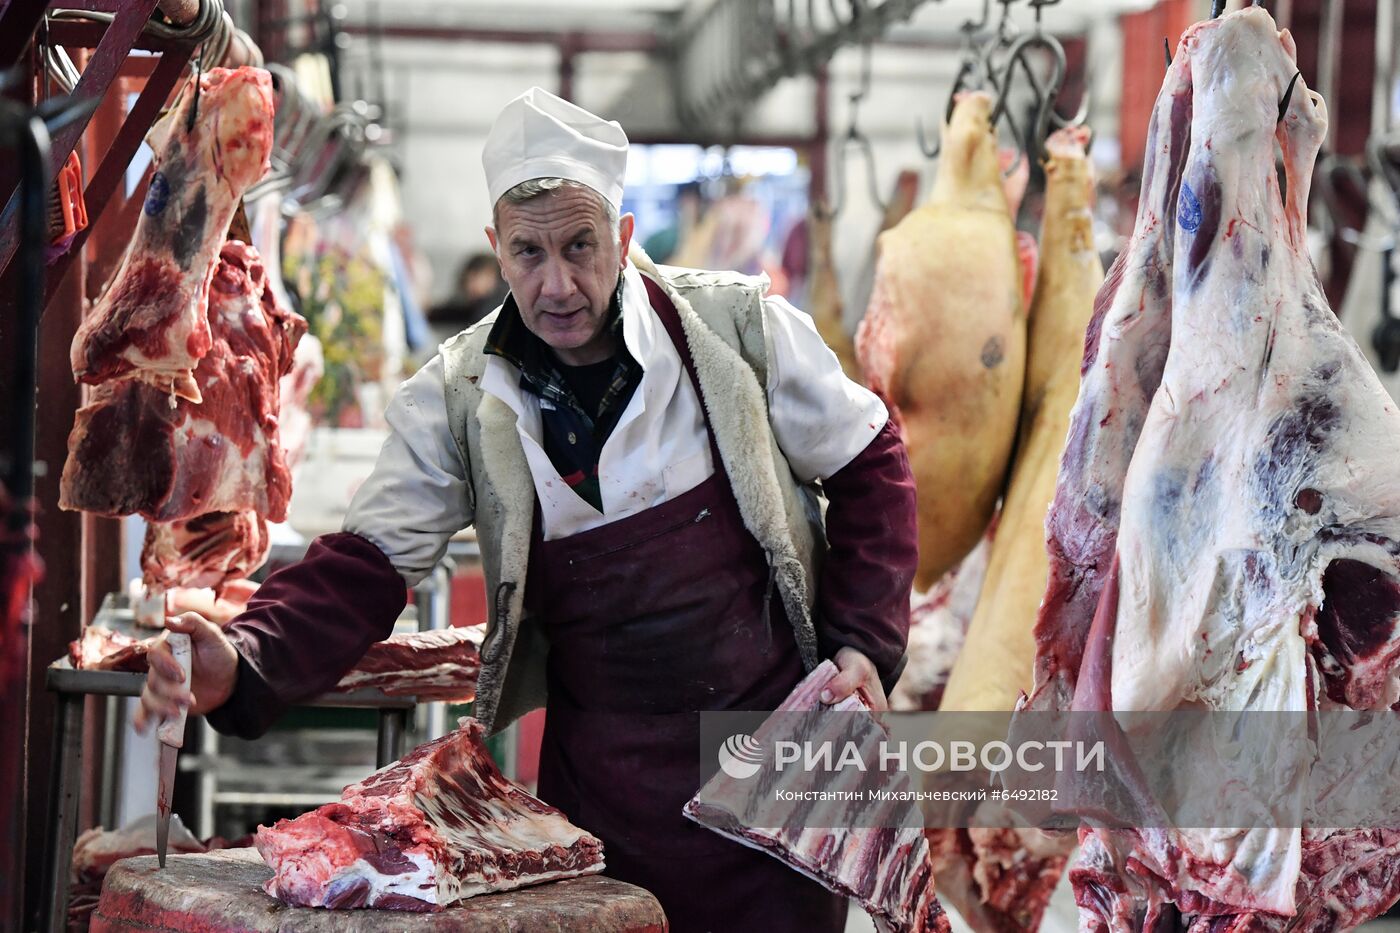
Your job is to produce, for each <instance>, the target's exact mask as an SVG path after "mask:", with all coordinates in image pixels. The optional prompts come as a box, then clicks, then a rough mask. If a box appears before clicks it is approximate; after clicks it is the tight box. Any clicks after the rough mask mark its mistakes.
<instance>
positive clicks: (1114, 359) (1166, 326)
mask: <svg viewBox="0 0 1400 933" xmlns="http://www.w3.org/2000/svg"><path fill="white" fill-rule="evenodd" d="M1190 138H1191V72H1190V69H1189V62H1188V60H1187V59H1185V58H1181V59H1179V60H1174V61H1173V63H1172V65H1171V67H1170V68H1169V69H1168V70H1167V75H1166V78H1165V80H1164V81H1163V83H1162V89H1161V92H1160V93H1159V94H1158V96H1157V102H1156V105H1155V106H1154V108H1153V111H1152V117H1151V120H1150V122H1149V123H1148V129H1147V150H1146V152H1145V154H1144V160H1143V162H1144V167H1143V187H1142V193H1141V196H1140V197H1139V199H1138V213H1137V219H1136V222H1135V224H1134V228H1133V234H1132V237H1131V238H1130V239H1129V241H1128V245H1127V246H1126V247H1125V248H1124V249H1123V250H1122V251H1121V252H1120V253H1119V254H1118V258H1117V259H1116V260H1115V261H1114V263H1113V266H1112V268H1110V269H1109V270H1108V276H1107V278H1106V279H1105V281H1104V284H1103V287H1102V288H1101V289H1099V293H1098V296H1097V297H1096V298H1095V300H1094V312H1093V317H1092V318H1091V319H1090V321H1089V327H1088V330H1087V331H1086V333H1085V336H1084V357H1083V361H1082V363H1081V366H1080V372H1081V375H1080V382H1079V397H1078V399H1077V400H1076V401H1075V405H1074V409H1073V411H1072V412H1071V413H1070V423H1069V434H1068V436H1067V437H1066V438H1065V449H1064V453H1063V454H1062V455H1061V458H1060V468H1059V475H1058V478H1057V480H1056V488H1055V498H1054V500H1053V501H1052V502H1051V505H1050V512H1049V514H1048V515H1047V516H1046V519H1045V536H1046V549H1047V552H1048V557H1049V562H1050V575H1049V578H1048V580H1047V584H1046V590H1045V594H1044V597H1043V599H1042V601H1041V606H1040V611H1039V613H1038V615H1037V618H1036V627H1035V640H1036V654H1035V663H1034V687H1033V689H1032V692H1031V695H1030V698H1029V700H1028V702H1027V704H1026V705H1027V707H1028V708H1030V709H1034V710H1066V709H1069V707H1070V703H1071V699H1072V697H1073V695H1074V685H1075V679H1076V677H1077V675H1078V673H1079V666H1080V660H1081V658H1082V657H1083V653H1084V642H1085V639H1086V638H1087V636H1088V633H1089V623H1090V622H1091V621H1092V620H1093V617H1094V609H1095V608H1096V606H1097V605H1098V601H1099V595H1100V593H1101V592H1102V591H1103V586H1104V582H1105V580H1106V579H1107V576H1108V570H1109V566H1110V565H1111V564H1112V561H1113V548H1114V544H1115V542H1116V540H1117V535H1118V516H1119V510H1120V505H1121V502H1122V496H1123V477H1124V476H1125V474H1126V473H1127V470H1128V461H1129V460H1130V459H1131V458H1132V455H1133V450H1134V448H1135V447H1136V446H1137V441H1138V435H1139V433H1140V432H1141V431H1142V425H1143V421H1144V420H1145V419H1146V417H1147V409H1148V405H1149V404H1150V403H1151V401H1152V396H1153V394H1154V393H1155V392H1156V391H1157V386H1158V384H1159V383H1160V382H1161V379H1162V368H1163V366H1164V365H1165V364H1166V359H1167V348H1168V346H1169V345H1170V343H1171V323H1172V315H1171V309H1172V287H1171V262H1172V238H1173V235H1174V231H1175V228H1176V202H1177V193H1178V187H1179V185H1180V183H1181V165H1182V163H1183V161H1184V160H1185V158H1186V150H1187V146H1188V145H1189V143H1190Z"/></svg>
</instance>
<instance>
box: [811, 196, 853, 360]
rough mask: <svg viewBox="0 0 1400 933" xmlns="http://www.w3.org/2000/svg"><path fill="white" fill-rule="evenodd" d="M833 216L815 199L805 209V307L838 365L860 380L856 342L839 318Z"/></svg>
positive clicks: (839, 294)
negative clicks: (807, 251)
mask: <svg viewBox="0 0 1400 933" xmlns="http://www.w3.org/2000/svg"><path fill="white" fill-rule="evenodd" d="M835 220H836V218H835V217H833V216H832V214H831V209H830V208H828V207H827V206H826V205H825V204H824V203H820V202H819V203H815V204H813V205H812V209H811V210H810V211H808V212H807V236H808V238H809V241H810V253H811V255H810V256H809V258H808V260H807V269H808V270H809V272H808V274H809V275H810V276H811V278H810V282H811V289H810V291H809V292H808V298H807V304H808V311H809V312H810V313H811V315H812V323H814V324H816V326H817V333H819V334H821V335H822V339H823V340H825V341H826V345H827V346H828V347H830V348H831V352H833V353H835V354H836V358H837V359H838V360H840V361H841V369H842V370H844V371H845V373H846V375H847V376H849V377H850V378H851V379H854V380H856V381H857V382H859V381H860V378H861V377H860V363H859V362H857V361H856V345H855V341H854V340H852V339H851V335H850V332H849V331H847V330H846V322H845V321H844V320H843V318H844V313H843V303H842V301H841V283H840V282H838V281H837V280H836V260H835V259H834V258H833V256H832V250H831V238H832V227H833V225H834V224H835Z"/></svg>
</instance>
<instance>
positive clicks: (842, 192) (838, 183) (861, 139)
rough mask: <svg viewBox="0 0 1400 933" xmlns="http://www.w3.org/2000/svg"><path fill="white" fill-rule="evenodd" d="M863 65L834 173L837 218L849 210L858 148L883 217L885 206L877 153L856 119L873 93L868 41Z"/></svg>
mask: <svg viewBox="0 0 1400 933" xmlns="http://www.w3.org/2000/svg"><path fill="white" fill-rule="evenodd" d="M860 51H861V65H860V84H859V86H858V87H857V89H856V90H855V91H854V92H853V93H852V94H851V95H850V101H851V120H850V123H849V124H848V125H847V127H846V133H845V135H844V136H843V137H842V138H841V142H840V148H839V149H837V151H836V152H837V157H836V171H835V173H834V181H835V187H836V192H835V195H836V196H835V197H834V198H833V199H832V203H831V216H832V217H835V216H836V215H837V214H840V213H841V208H842V207H844V206H845V200H846V153H847V152H848V151H849V149H850V147H851V146H852V144H854V145H855V146H856V147H857V148H858V149H859V150H860V151H861V152H862V153H863V154H864V156H865V177H866V183H867V184H869V186H870V200H871V201H872V202H874V204H875V206H876V207H878V208H879V209H880V211H881V212H882V213H883V212H884V210H885V202H884V200H883V199H882V198H881V197H880V185H879V179H878V178H877V177H876V172H875V150H874V147H872V146H871V145H870V139H869V137H867V136H866V135H865V134H864V133H862V132H861V131H860V130H859V129H857V127H856V115H857V114H858V113H859V110H860V104H861V101H863V100H864V99H865V96H866V95H867V94H869V93H870V42H869V41H866V42H865V43H863V44H862V45H861V50H860Z"/></svg>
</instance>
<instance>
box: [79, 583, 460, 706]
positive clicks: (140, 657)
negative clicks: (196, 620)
mask: <svg viewBox="0 0 1400 933" xmlns="http://www.w3.org/2000/svg"><path fill="white" fill-rule="evenodd" d="M170 611H171V612H172V614H173V613H175V612H178V611H181V607H179V606H172V607H171V608H170ZM215 621H218V622H219V623H220V624H221V625H225V624H227V623H228V622H230V621H232V619H231V618H224V619H221V620H215ZM482 635H483V631H482V628H481V626H464V627H459V628H447V629H431V630H429V631H425V632H409V633H405V634H402V635H393V636H391V637H389V638H387V639H385V640H384V641H380V642H375V643H374V644H372V645H370V646H369V650H368V651H366V652H365V656H364V657H362V658H361V659H360V660H359V661H358V662H356V664H355V666H354V667H353V668H352V669H351V670H350V672H349V673H347V674H346V675H345V676H344V677H342V678H341V679H340V682H339V683H338V684H336V685H335V688H334V689H335V691H336V692H338V693H348V692H350V691H352V690H365V689H375V690H380V691H382V692H383V693H385V694H387V695H388V696H412V697H417V698H418V699H419V700H422V701H425V702H426V701H429V700H443V701H448V702H453V703H469V702H471V701H472V700H473V699H475V698H476V679H477V677H478V676H479V675H480V674H481V639H482ZM159 637H160V636H158V635H154V636H151V637H150V638H142V639H135V638H132V637H131V636H130V635H126V634H123V633H121V632H114V631H112V630H111V629H108V628H106V627H104V626H101V625H89V626H87V627H86V628H84V629H83V634H82V637H81V638H77V639H74V640H73V641H71V642H69V643H68V659H69V661H70V662H71V663H72V665H73V667H75V668H77V669H78V670H85V671H132V672H136V673H142V674H144V673H145V672H146V650H147V649H148V648H149V647H150V644H151V642H153V641H154V640H155V639H156V638H159Z"/></svg>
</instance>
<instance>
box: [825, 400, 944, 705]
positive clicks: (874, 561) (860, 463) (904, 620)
mask: <svg viewBox="0 0 1400 933" xmlns="http://www.w3.org/2000/svg"><path fill="white" fill-rule="evenodd" d="M822 488H823V490H824V491H825V492H826V498H827V510H826V537H827V543H828V551H827V556H826V563H825V565H823V567H822V575H821V581H820V583H819V584H818V587H817V617H818V624H817V638H818V641H819V643H820V647H821V650H822V654H823V656H824V657H831V656H832V655H834V654H835V653H836V652H837V650H839V649H841V648H846V647H850V648H855V649H856V650H858V651H860V652H861V653H862V654H864V655H865V656H866V657H868V658H869V659H870V660H871V661H872V662H873V663H874V664H875V669H876V670H877V671H879V672H880V679H881V681H882V682H883V683H884V685H885V689H886V690H887V691H888V690H889V688H890V687H892V686H894V681H895V680H896V679H897V678H898V676H899V673H900V670H901V669H902V667H903V661H904V649H905V646H906V644H907V643H908V640H909V594H910V591H911V590H912V589H913V586H914V571H915V569H916V568H917V566H918V562H919V544H918V540H919V539H918V525H917V522H916V514H915V501H914V475H913V473H912V472H910V469H909V457H908V456H907V455H906V454H905V451H904V442H903V441H901V440H900V439H899V432H898V431H897V430H896V429H895V427H894V425H893V424H892V423H891V422H886V423H885V426H884V427H883V428H882V429H881V430H880V433H879V434H877V435H875V439H874V440H872V441H871V442H870V443H869V444H868V445H867V446H866V448H865V450H863V451H861V452H860V453H859V454H857V455H856V458H855V459H854V460H852V461H851V462H850V463H848V464H846V465H845V466H844V467H842V468H841V469H840V470H838V471H837V472H836V473H834V474H833V475H832V476H830V477H829V478H827V479H826V480H825V481H823V483H822Z"/></svg>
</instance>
